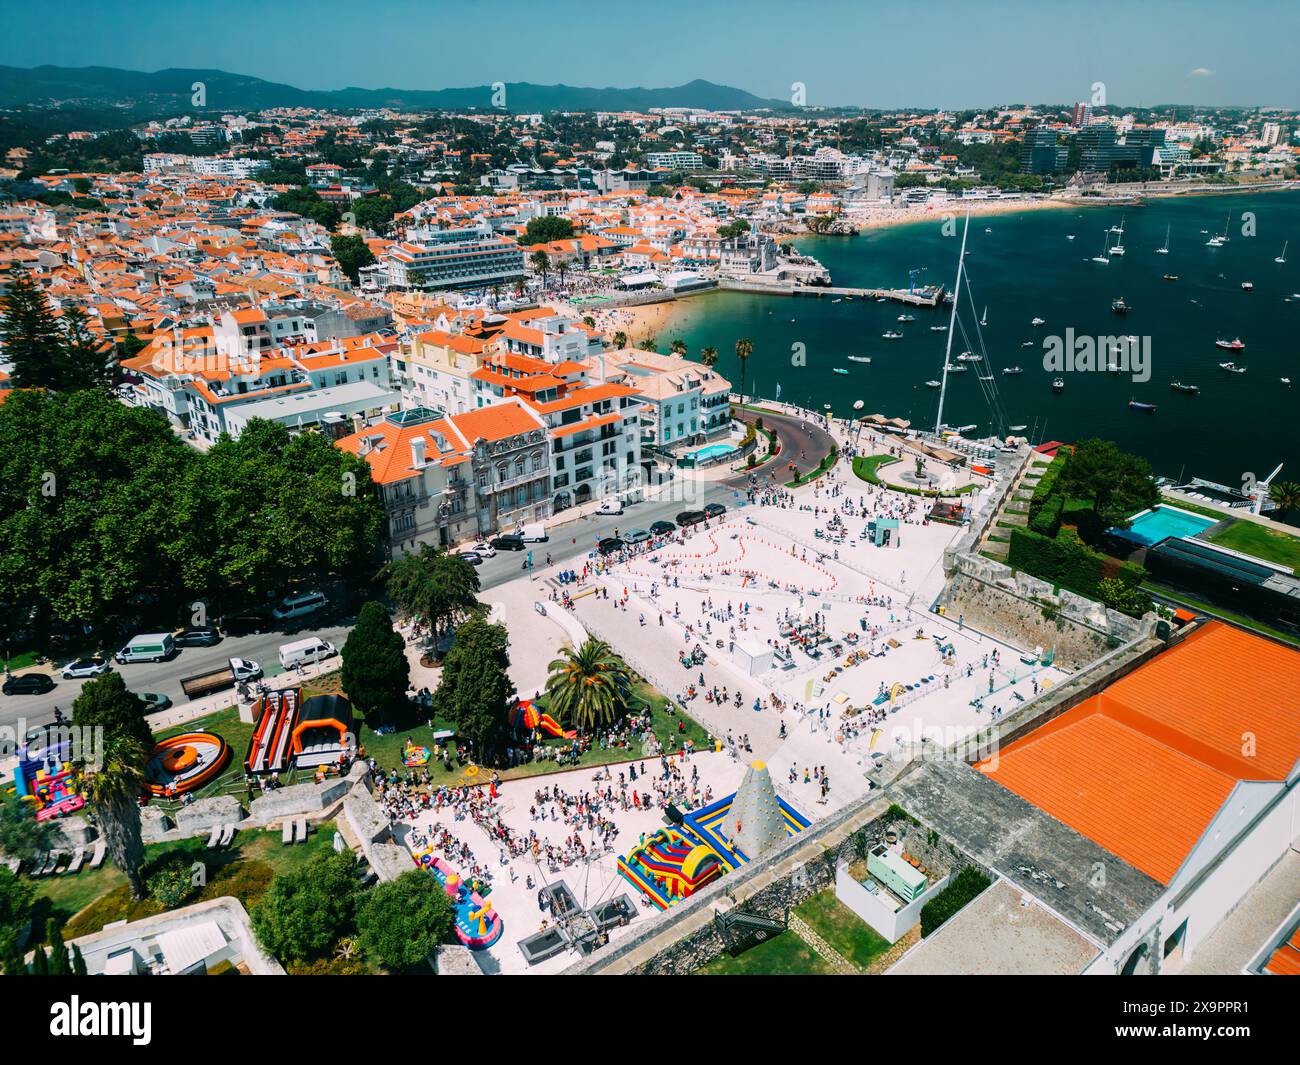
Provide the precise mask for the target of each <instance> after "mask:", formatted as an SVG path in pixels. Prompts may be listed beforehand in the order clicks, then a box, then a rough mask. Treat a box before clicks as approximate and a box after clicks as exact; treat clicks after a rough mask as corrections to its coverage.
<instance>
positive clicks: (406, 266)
mask: <svg viewBox="0 0 1300 1065" xmlns="http://www.w3.org/2000/svg"><path fill="white" fill-rule="evenodd" d="M385 261H386V264H387V267H388V284H389V286H391V287H392V288H399V289H412V288H414V289H424V290H431V289H455V288H491V287H492V286H493V285H505V284H508V283H510V282H513V281H515V280H517V279H518V278H521V277H523V276H524V252H523V249H522V248H520V247H519V245H518V244H516V243H514V242H513V241H510V240H506V239H505V238H504V237H499V236H497V235H496V234H495V233H493V231H492V227H491V226H490V225H489V224H488V223H487V222H480V223H478V224H476V225H473V226H470V227H468V228H464V229H434V228H431V227H421V228H418V229H415V230H412V231H411V233H410V234H409V235H408V239H407V240H404V241H402V242H401V243H399V244H395V245H394V246H393V247H392V248H391V249H390V250H389V251H388V253H387V255H386V257H385Z"/></svg>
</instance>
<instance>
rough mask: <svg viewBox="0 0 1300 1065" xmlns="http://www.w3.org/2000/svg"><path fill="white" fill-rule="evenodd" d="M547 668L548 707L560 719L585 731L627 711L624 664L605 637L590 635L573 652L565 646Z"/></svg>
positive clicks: (628, 681) (628, 693) (627, 676)
mask: <svg viewBox="0 0 1300 1065" xmlns="http://www.w3.org/2000/svg"><path fill="white" fill-rule="evenodd" d="M548 668H549V669H550V671H551V675H550V677H549V678H548V679H547V681H546V697H547V702H548V704H549V706H548V708H549V710H550V712H551V713H552V714H554V715H555V716H556V718H557V719H559V720H560V721H561V722H567V723H570V724H572V725H573V726H574V727H575V728H581V729H584V730H585V729H590V728H595V727H596V726H597V725H601V724H605V725H608V724H612V723H613V722H615V721H617V720H618V719H619V718H620V717H622V716H623V715H624V714H625V713H626V712H627V708H628V701H629V699H630V698H631V691H632V680H631V676H630V674H629V673H628V668H627V663H626V662H624V661H623V659H621V658H619V656H618V655H617V654H615V653H614V651H613V649H612V648H611V647H610V646H609V644H607V643H606V642H605V641H604V640H600V639H597V638H596V637H595V636H589V637H587V639H586V641H585V642H584V643H583V645H582V646H581V647H579V648H578V649H577V650H576V651H575V650H574V649H573V648H572V647H567V646H566V647H564V648H563V649H562V650H561V651H560V657H559V658H557V659H555V661H553V662H552V663H551V664H550V666H549V667H548Z"/></svg>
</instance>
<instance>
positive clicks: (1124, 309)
mask: <svg viewBox="0 0 1300 1065" xmlns="http://www.w3.org/2000/svg"><path fill="white" fill-rule="evenodd" d="M1110 309H1111V310H1112V311H1114V312H1115V313H1116V314H1128V303H1127V302H1125V300H1124V297H1123V296H1120V298H1119V299H1117V300H1111V301H1110Z"/></svg>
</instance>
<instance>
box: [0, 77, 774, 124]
mask: <svg viewBox="0 0 1300 1065" xmlns="http://www.w3.org/2000/svg"><path fill="white" fill-rule="evenodd" d="M195 82H202V83H203V85H204V89H205V92H206V104H205V106H200V107H196V106H195V105H194V104H193V103H192V102H191V96H192V95H193V88H192V87H193V85H194V83H195ZM54 104H63V105H69V104H71V105H81V106H87V105H94V106H100V105H107V106H110V107H115V108H120V109H121V110H123V111H126V112H129V113H130V114H132V115H135V116H140V115H152V114H157V115H166V114H178V113H181V112H194V111H204V110H206V111H250V110H259V109H262V108H269V107H316V108H331V109H336V110H348V109H368V108H379V107H391V108H396V109H398V110H410V111H418V110H424V109H446V110H465V109H468V108H471V107H473V108H478V109H480V110H484V111H487V110H493V106H492V105H493V88H492V86H489V85H479V86H474V87H471V88H463V89H359V88H355V87H353V88H347V89H331V90H311V89H298V88H295V87H294V86H292V85H281V84H278V83H276V82H273V81H263V80H262V79H261V78H253V77H249V76H247V75H244V74H230V73H228V72H226V71H224V70H181V69H169V70H159V71H155V72H153V73H147V72H144V71H139V70H120V69H118V68H116V67H56V66H40V67H31V68H23V67H7V66H0V107H42V106H51V105H54ZM651 107H700V108H707V109H709V110H719V111H736V110H754V109H758V108H774V109H778V110H790V104H789V103H787V102H786V101H784V100H764V99H763V98H762V97H759V96H755V95H754V94H753V93H749V92H745V91H744V90H743V89H734V88H731V87H730V86H727V85H714V84H713V83H712V82H708V81H701V80H698V79H697V80H696V81H692V82H688V83H687V84H685V85H677V86H675V87H672V88H664V89H641V88H636V89H590V88H581V87H578V86H572V85H532V84H529V83H528V82H511V83H507V84H506V86H505V107H504V110H508V111H511V112H515V113H519V112H523V113H531V112H538V111H542V112H544V111H644V110H646V109H647V108H651Z"/></svg>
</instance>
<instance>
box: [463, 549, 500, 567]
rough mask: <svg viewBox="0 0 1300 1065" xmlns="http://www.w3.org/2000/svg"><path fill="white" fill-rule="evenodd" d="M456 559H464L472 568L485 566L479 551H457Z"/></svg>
mask: <svg viewBox="0 0 1300 1065" xmlns="http://www.w3.org/2000/svg"><path fill="white" fill-rule="evenodd" d="M495 553H496V552H493V554H495ZM456 557H457V558H463V559H464V560H465V561H466V562H468V563H469V564H470V565H471V566H481V565H483V556H482V555H480V554H479V553H478V552H477V551H457V552H456Z"/></svg>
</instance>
